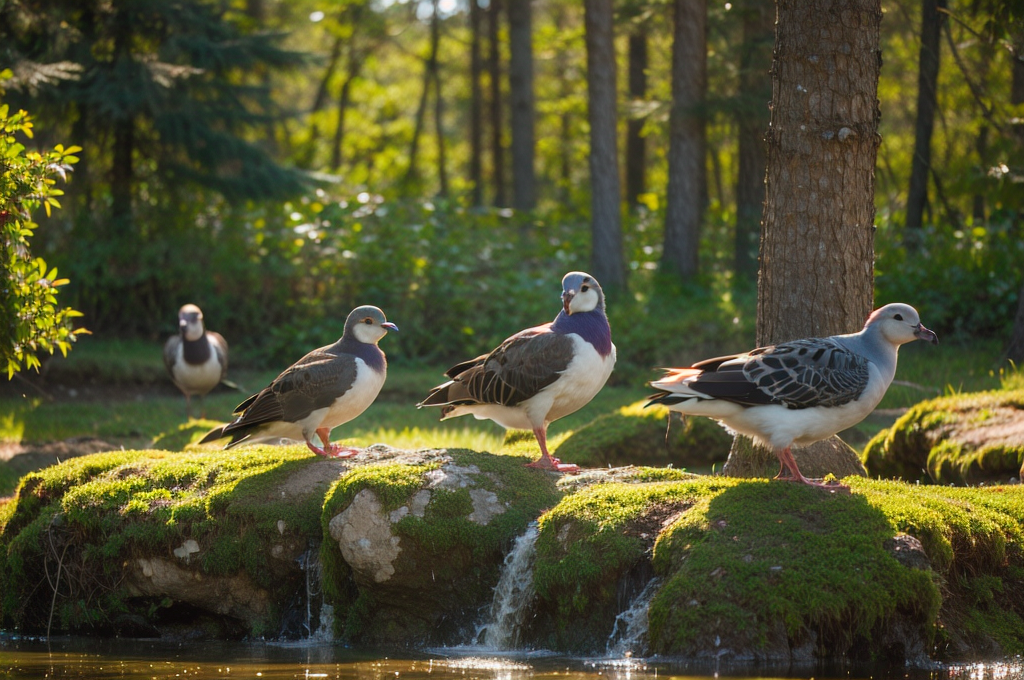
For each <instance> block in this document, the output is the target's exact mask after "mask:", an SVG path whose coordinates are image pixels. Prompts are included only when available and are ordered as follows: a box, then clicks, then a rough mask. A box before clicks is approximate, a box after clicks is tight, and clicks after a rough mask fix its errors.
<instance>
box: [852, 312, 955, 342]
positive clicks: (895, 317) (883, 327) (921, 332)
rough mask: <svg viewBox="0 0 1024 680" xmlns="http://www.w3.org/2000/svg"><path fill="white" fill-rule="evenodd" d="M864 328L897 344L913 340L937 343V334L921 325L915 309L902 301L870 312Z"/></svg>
mask: <svg viewBox="0 0 1024 680" xmlns="http://www.w3.org/2000/svg"><path fill="white" fill-rule="evenodd" d="M864 330H865V331H872V332H876V333H879V334H880V335H881V336H882V337H883V338H885V339H886V340H888V341H889V342H891V343H892V344H894V345H897V346H898V345H902V344H904V343H907V342H912V341H914V340H925V341H927V342H930V343H932V344H933V345H937V344H939V338H938V336H936V335H935V333H933V332H932V331H930V330H928V329H927V328H925V327H924V326H922V325H921V317H920V316H919V315H918V313H917V310H916V309H914V308H913V307H911V306H910V305H905V304H903V303H902V302H894V303H892V304H891V305H886V306H884V307H879V308H878V309H876V310H875V311H873V312H871V316H869V317H868V320H867V323H865V324H864Z"/></svg>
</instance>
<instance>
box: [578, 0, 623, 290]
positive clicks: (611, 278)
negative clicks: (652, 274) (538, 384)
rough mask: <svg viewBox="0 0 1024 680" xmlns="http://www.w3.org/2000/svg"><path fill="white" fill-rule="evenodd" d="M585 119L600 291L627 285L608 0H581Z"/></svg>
mask: <svg viewBox="0 0 1024 680" xmlns="http://www.w3.org/2000/svg"><path fill="white" fill-rule="evenodd" d="M583 11H584V23H585V27H586V44H587V90H588V97H587V100H588V107H587V116H588V118H589V120H590V185H591V199H590V205H591V211H592V215H591V234H592V237H593V238H592V240H593V244H592V252H591V263H592V264H591V267H592V269H591V273H592V274H593V275H594V276H595V277H597V280H598V281H600V282H601V285H602V286H604V288H605V290H607V291H609V292H614V291H622V290H624V289H625V287H626V266H625V262H624V260H623V255H622V211H621V208H620V204H619V196H620V195H621V194H620V189H619V163H618V148H617V145H616V98H615V95H616V90H615V40H614V38H615V36H614V33H613V30H612V19H613V15H612V0H584V3H583Z"/></svg>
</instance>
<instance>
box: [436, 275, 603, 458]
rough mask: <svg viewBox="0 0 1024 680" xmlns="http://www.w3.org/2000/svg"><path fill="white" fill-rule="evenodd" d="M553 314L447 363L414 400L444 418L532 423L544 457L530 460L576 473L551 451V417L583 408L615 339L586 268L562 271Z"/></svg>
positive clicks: (507, 424) (599, 384) (515, 425)
mask: <svg viewBox="0 0 1024 680" xmlns="http://www.w3.org/2000/svg"><path fill="white" fill-rule="evenodd" d="M561 297H562V309H561V311H559V312H558V315H557V316H556V317H555V320H554V321H552V322H551V323H546V324H543V325H540V326H535V327H533V328H527V329H525V330H523V331H520V332H518V333H516V334H515V335H513V336H512V337H510V338H508V339H506V340H505V341H504V342H502V343H501V344H500V345H498V347H497V348H495V349H494V350H492V351H491V352H490V353H488V354H484V355H481V356H478V357H477V358H475V359H470V360H469V361H464V362H462V363H460V364H457V365H455V366H453V367H452V368H450V369H448V371H447V372H446V373H445V375H446V376H447V377H448V378H449V380H448V382H446V383H444V384H442V385H438V386H437V387H435V388H434V389H433V390H431V392H430V394H429V395H428V396H427V398H426V399H424V400H423V401H422V402H421V403H419V404H417V406H418V407H420V408H422V407H424V406H440V407H441V419H442V420H447V419H448V418H455V417H457V416H462V415H466V414H472V415H473V417H475V418H477V419H478V420H484V419H488V420H493V421H494V422H496V423H498V424H499V425H501V426H503V427H505V428H512V429H521V430H532V431H533V434H534V436H535V437H536V438H537V443H538V444H539V445H540V452H541V457H540V458H539V459H538V460H536V461H534V462H532V463H529V465H528V467H533V468H540V469H543V470H553V471H557V472H566V473H575V472H579V467H578V466H576V465H572V464H569V463H562V462H561V461H560V460H559V459H557V458H554V457H553V456H551V454H550V453H548V447H547V428H548V425H549V424H550V423H551V422H553V421H555V420H558V419H559V418H561V417H563V416H567V415H569V414H570V413H573V412H575V411H577V410H579V409H581V408H583V407H584V406H585V405H586V404H587V403H589V402H590V400H591V399H593V398H594V396H595V395H596V394H597V393H598V392H599V391H600V390H601V388H602V387H604V384H605V382H607V381H608V377H609V376H610V375H611V373H612V369H613V368H614V367H615V345H614V344H612V331H611V326H610V325H609V324H608V317H607V316H606V314H605V298H604V291H603V290H602V289H601V285H600V284H599V283H598V282H597V279H595V278H594V277H593V276H591V275H590V274H587V273H585V272H569V273H568V274H566V275H565V277H564V278H563V279H562V296H561Z"/></svg>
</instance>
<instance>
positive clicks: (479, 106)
mask: <svg viewBox="0 0 1024 680" xmlns="http://www.w3.org/2000/svg"><path fill="white" fill-rule="evenodd" d="M481 21H482V17H481V14H480V2H479V0H469V33H470V43H469V183H470V184H471V185H472V188H471V189H470V200H471V202H472V204H473V205H474V206H477V207H479V206H482V205H483V204H484V177H483V153H484V151H483V143H484V133H483V107H484V101H483V100H484V95H483V90H482V88H481V87H480V77H481V75H482V73H483V59H482V58H481V55H480V42H481V40H480V37H481V35H480V33H481V30H482V28H481Z"/></svg>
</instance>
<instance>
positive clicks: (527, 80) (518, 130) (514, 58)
mask: <svg viewBox="0 0 1024 680" xmlns="http://www.w3.org/2000/svg"><path fill="white" fill-rule="evenodd" d="M530 4H531V3H530V0H514V1H513V2H510V3H508V42H509V62H508V84H509V110H510V114H509V115H510V123H511V127H512V206H513V207H514V208H516V209H517V210H532V209H533V208H534V207H536V205H537V189H536V181H537V180H536V175H535V171H534V149H535V146H536V143H535V139H534V117H535V104H534V96H533V27H532V18H531V16H530Z"/></svg>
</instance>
